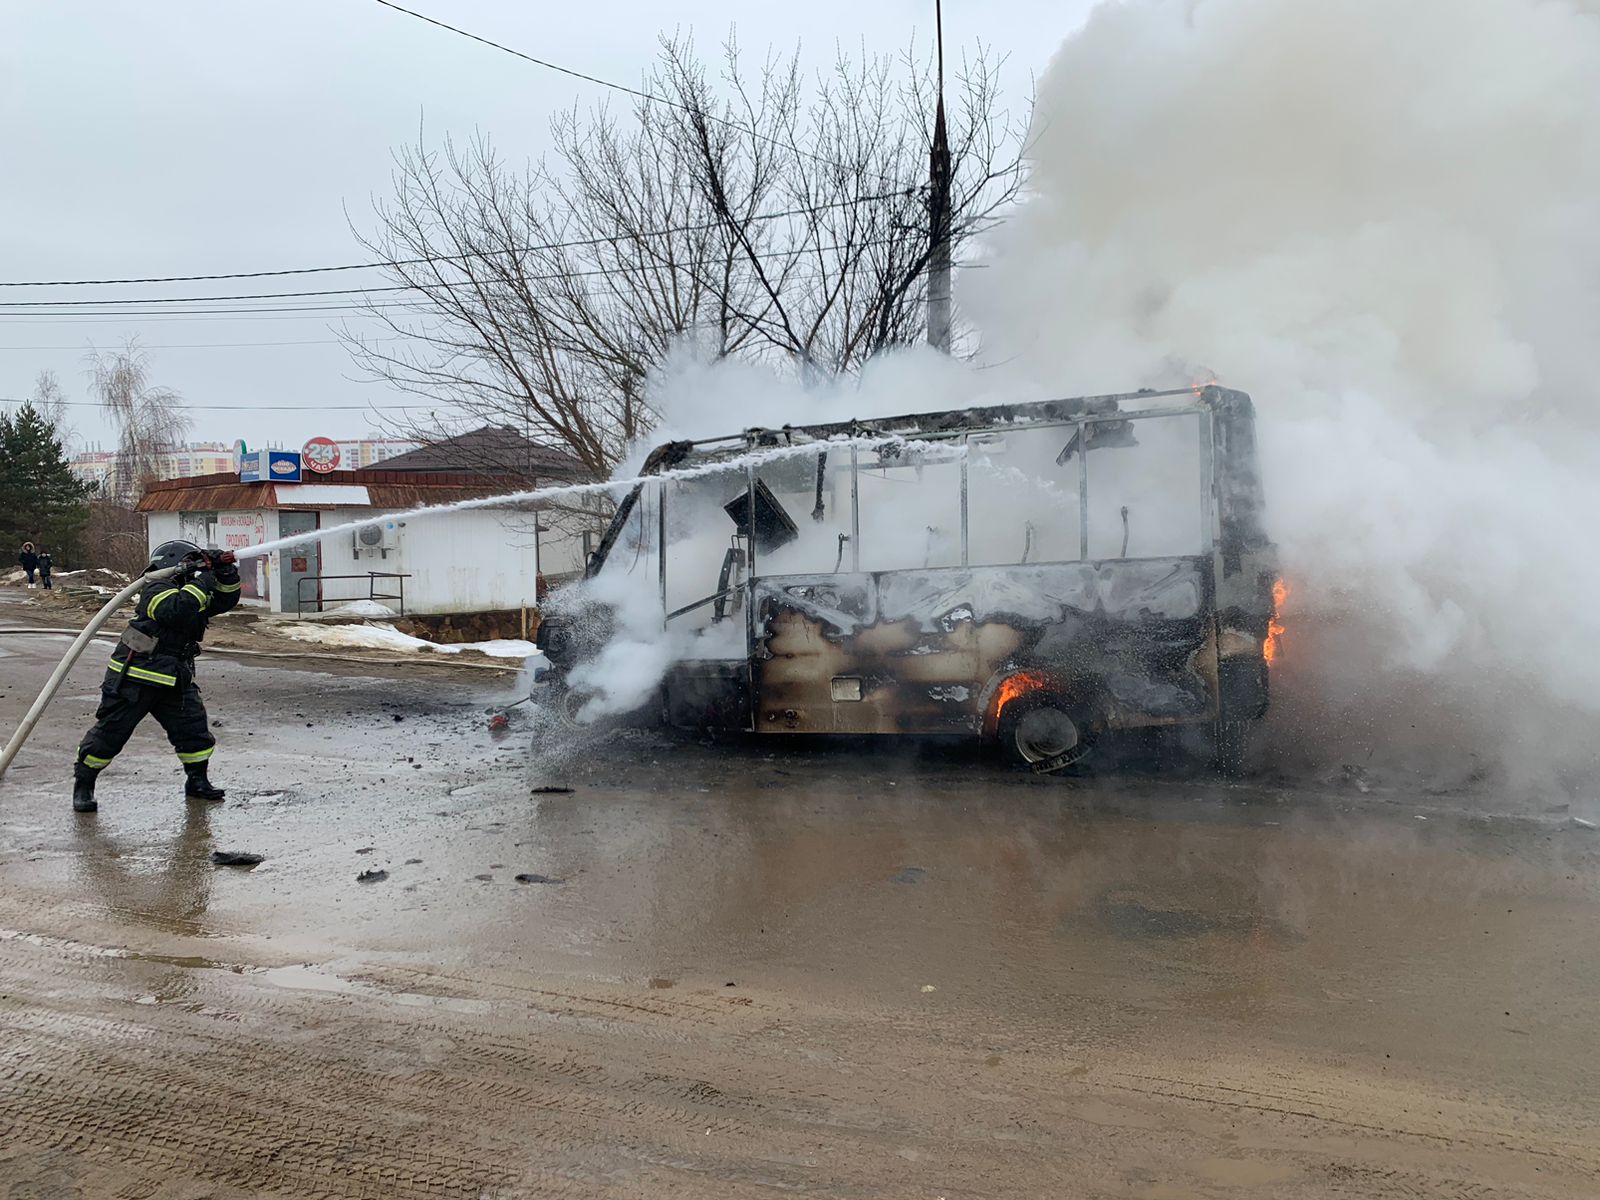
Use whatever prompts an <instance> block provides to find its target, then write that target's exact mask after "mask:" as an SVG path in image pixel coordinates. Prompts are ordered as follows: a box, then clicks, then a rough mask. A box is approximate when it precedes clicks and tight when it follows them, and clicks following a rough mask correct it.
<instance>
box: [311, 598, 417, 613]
mask: <svg viewBox="0 0 1600 1200" xmlns="http://www.w3.org/2000/svg"><path fill="white" fill-rule="evenodd" d="M320 615H322V616H324V617H395V616H399V615H400V614H398V613H397V612H395V611H394V609H392V608H390V607H389V606H388V605H387V604H379V603H378V602H377V601H376V600H351V601H349V602H348V603H346V604H341V605H339V606H338V607H337V608H329V609H325V610H324V611H323V612H322V613H321V614H320Z"/></svg>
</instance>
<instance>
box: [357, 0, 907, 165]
mask: <svg viewBox="0 0 1600 1200" xmlns="http://www.w3.org/2000/svg"><path fill="white" fill-rule="evenodd" d="M377 2H378V3H379V4H381V5H383V6H384V7H385V8H392V9H393V10H394V11H395V12H399V13H405V15H406V16H408V17H415V18H416V19H417V20H419V21H426V22H427V23H428V24H429V25H433V26H437V27H438V28H440V29H446V30H449V31H450V32H451V33H454V34H457V35H459V36H460V37H464V38H469V39H471V40H472V41H474V42H478V43H480V44H481V45H484V46H490V47H492V48H493V49H495V50H499V51H501V52H503V53H505V54H510V55H512V56H514V57H516V58H520V59H522V60H523V61H524V62H530V63H532V64H533V65H534V66H536V67H543V68H544V69H545V70H547V71H559V72H560V73H561V74H563V75H570V76H571V77H572V78H573V79H581V80H583V81H584V82H585V83H593V84H598V85H599V86H600V87H603V88H610V89H611V90H612V91H614V92H623V93H625V94H626V95H629V96H636V97H638V98H639V99H640V100H648V101H649V102H651V103H652V104H664V105H666V106H667V107H668V108H676V109H678V110H679V111H681V112H686V113H690V114H692V115H694V116H698V117H701V118H703V119H705V120H707V121H710V122H711V123H712V124H714V125H721V126H722V127H723V128H725V129H732V130H735V131H737V132H739V133H742V134H745V135H747V136H749V137H753V138H755V139H756V140H757V141H762V142H767V143H769V144H770V145H773V146H776V147H778V149H780V150H787V151H788V152H789V153H790V154H795V155H798V156H800V157H801V158H809V159H811V160H812V161H813V162H819V163H822V164H823V165H824V166H829V167H845V166H846V164H844V163H841V162H839V161H837V160H836V159H832V158H828V157H827V156H826V155H822V154H817V153H815V152H814V151H811V150H802V149H800V147H798V146H796V145H795V144H794V143H793V142H786V141H784V140H783V139H782V138H775V137H772V136H771V135H770V134H765V133H762V132H761V131H760V130H758V129H753V128H751V127H750V126H748V125H741V124H740V123H739V122H738V121H732V120H729V119H728V118H727V117H719V116H717V115H716V114H715V113H712V112H706V111H704V110H702V109H699V108H696V107H695V106H694V105H692V104H685V103H684V102H683V101H681V100H674V99H672V98H671V97H670V96H658V95H656V94H655V93H654V92H646V91H641V90H640V89H639V88H634V87H629V86H628V85H627V84H624V83H613V82H612V81H611V80H609V79H601V78H600V77H599V76H598V75H586V74H584V73H583V72H582V71H574V70H573V69H572V68H571V67H563V66H562V65H561V64H560V63H553V62H550V61H548V60H547V59H543V58H535V57H534V56H533V55H531V54H525V53H523V52H522V51H521V50H517V49H515V48H513V47H511V46H507V45H504V44H502V43H500V42H496V41H491V40H490V39H489V38H486V37H482V36H480V35H478V34H476V33H471V32H469V31H468V30H465V29H460V28H458V27H456V26H454V25H447V24H446V23H445V22H443V21H440V20H437V19H435V18H433V17H430V16H427V15H426V14H424V13H419V12H416V11H414V10H413V9H409V8H406V7H404V6H403V5H399V4H396V3H394V0H377ZM847 169H848V168H847ZM874 173H875V174H876V172H874ZM878 178H879V179H881V180H883V182H885V183H889V182H890V179H889V177H888V176H887V175H879V176H878Z"/></svg>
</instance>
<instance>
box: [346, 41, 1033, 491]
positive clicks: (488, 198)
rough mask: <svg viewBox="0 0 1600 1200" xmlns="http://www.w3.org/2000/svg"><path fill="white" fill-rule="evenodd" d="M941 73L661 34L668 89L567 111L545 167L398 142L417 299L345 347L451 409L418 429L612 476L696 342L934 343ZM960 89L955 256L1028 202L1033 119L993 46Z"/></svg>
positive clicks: (906, 58)
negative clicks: (656, 378) (622, 107)
mask: <svg viewBox="0 0 1600 1200" xmlns="http://www.w3.org/2000/svg"><path fill="white" fill-rule="evenodd" d="M928 77H929V70H928V64H927V62H926V61H924V59H923V58H922V57H919V56H918V55H916V54H915V53H907V54H905V55H903V56H900V57H899V58H885V57H881V56H871V55H867V54H862V55H860V56H854V57H853V56H850V55H847V54H844V53H840V54H839V55H837V57H836V59H835V61H834V63H833V65H832V67H831V69H830V70H829V71H828V72H826V73H824V74H822V75H820V76H818V77H816V78H815V79H808V78H807V77H806V76H805V75H804V74H803V72H802V70H801V66H800V60H799V56H798V54H795V55H791V56H788V57H769V58H767V59H766V60H765V61H764V62H763V63H762V64H761V66H760V68H759V69H758V70H757V71H755V72H754V73H753V74H751V73H749V72H747V71H746V70H745V69H744V68H743V66H742V62H741V57H740V51H739V48H738V46H737V44H736V43H734V42H733V41H731V40H730V41H729V42H728V43H727V44H726V45H725V46H724V48H723V51H722V54H721V57H720V61H719V64H718V67H717V70H716V72H715V74H714V75H713V72H712V71H711V70H709V69H708V68H707V66H706V65H705V64H704V63H703V62H702V61H701V60H700V59H699V58H698V57H697V56H696V54H695V51H694V47H693V45H692V43H690V42H689V41H687V40H683V39H664V40H663V42H662V47H661V54H660V58H659V59H658V61H657V63H656V65H655V67H654V69H653V70H652V71H651V72H650V73H649V75H648V76H647V78H646V79H645V81H644V86H643V88H642V89H641V90H642V91H643V92H645V93H647V94H648V96H649V97H650V98H648V99H641V100H639V101H638V102H637V103H636V104H635V105H634V107H633V109H632V111H631V112H630V113H629V114H628V116H627V118H626V119H624V120H619V119H617V118H615V117H613V116H612V115H611V114H610V113H609V112H608V111H605V110H601V111H599V112H596V113H584V112H582V111H580V110H577V109H574V110H572V111H569V112H566V113H563V114H561V115H560V116H558V117H557V118H556V119H555V120H554V122H553V123H552V132H553V134H554V140H555V150H554V152H553V153H552V155H551V156H550V158H549V159H548V160H547V161H545V162H541V163H539V164H535V165H532V166H530V167H529V168H527V169H526V170H522V171H518V170H515V169H512V168H511V167H509V166H507V165H506V164H505V163H504V162H503V161H502V160H501V158H500V157H499V156H498V155H497V153H496V152H495V150H494V148H493V146H492V144H491V143H490V142H489V141H488V139H486V138H483V137H480V138H478V139H476V140H474V141H473V142H472V143H471V144H470V145H467V146H461V145H458V144H456V143H453V142H450V141H448V140H447V141H446V142H445V143H444V145H443V148H442V149H440V150H431V149H429V148H427V147H426V146H425V145H420V144H419V145H418V146H417V147H415V148H410V149H406V150H404V151H401V152H400V153H399V154H398V155H397V158H396V171H395V194H394V196H393V197H392V198H391V199H390V200H388V201H385V202H382V203H380V204H379V205H378V206H377V222H376V228H375V230H374V231H373V232H372V233H370V234H364V233H361V232H360V231H358V232H357V236H358V238H360V240H361V241H362V244H363V245H364V246H365V247H366V248H367V249H368V250H369V251H370V252H371V253H372V254H373V255H374V256H375V257H376V258H378V259H380V260H382V261H385V262H386V263H388V264H390V265H389V266H388V267H387V271H388V273H389V275H390V278H391V281H392V282H393V283H394V284H395V285H396V286H397V287H398V288H399V289H402V290H400V291H399V292H398V296H399V299H396V300H375V301H373V302H372V303H371V305H370V315H371V316H373V317H376V318H377V319H378V320H379V321H380V322H382V324H383V325H384V326H386V329H385V330H384V331H382V332H383V333H384V334H386V335H388V336H381V337H365V336H360V335H357V334H354V333H351V332H349V331H348V330H347V331H346V333H345V337H346V340H347V342H348V344H349V346H350V348H351V350H352V352H353V354H354V356H355V358H356V361H357V362H358V363H359V364H360V366H361V367H362V368H363V369H364V370H365V372H366V373H367V374H368V376H369V377H370V378H372V379H374V380H382V381H385V382H387V383H389V384H391V385H393V386H395V387H397V388H399V389H401V390H403V391H407V392H410V393H413V394H416V395H419V396H423V397H426V398H428V399H429V400H432V401H436V402H438V403H439V405H440V409H439V410H436V411H434V412H432V413H431V414H430V417H429V419H428V420H426V421H419V422H416V423H403V424H402V426H401V428H400V429H399V430H397V432H400V433H402V434H403V435H405V436H410V437H417V438H419V439H420V440H430V438H429V434H430V432H433V431H437V430H439V429H440V427H441V426H443V429H444V431H445V432H452V431H459V430H460V429H464V428H471V427H476V426H480V425H484V424H491V425H495V426H503V427H509V428H511V429H514V430H517V431H519V432H521V433H523V435H524V436H526V437H528V438H530V439H533V440H538V441H544V442H548V443H551V444H553V445H556V446H558V447H560V448H562V449H565V450H567V451H569V452H570V453H571V454H573V455H574V456H575V457H576V458H577V459H578V460H579V461H580V462H581V463H582V465H583V468H584V470H585V471H587V472H588V473H589V474H591V475H593V476H596V477H602V476H604V475H606V474H608V473H609V472H610V470H611V469H612V467H613V466H614V465H615V463H616V462H617V460H618V459H619V458H620V457H621V455H622V453H623V451H624V449H625V447H626V446H627V445H628V444H629V442H631V441H632V440H633V439H634V438H636V437H638V436H639V435H640V434H642V433H644V432H646V431H647V430H648V429H649V428H650V426H651V425H652V424H653V423H654V421H655V417H656V414H654V413H653V412H652V411H651V410H650V408H649V405H648V402H647V400H646V395H645V384H646V380H647V378H648V376H649V374H650V372H651V371H652V370H653V369H654V368H655V367H656V366H657V365H658V364H660V363H661V362H662V361H663V359H664V358H665V357H666V356H667V355H668V354H669V353H670V352H672V351H673V349H674V347H676V346H680V345H683V344H685V343H686V342H687V343H689V344H691V345H692V346H693V347H694V348H695V349H696V351H697V352H698V353H701V354H703V355H706V356H708V357H712V358H716V357H724V356H739V357H744V358H752V359H757V360H764V361H770V362H774V363H778V364H782V365H785V366H788V367H790V368H792V369H794V370H796V371H799V372H801V373H803V374H806V375H808V376H825V375H831V374H834V373H838V372H848V371H854V370H856V369H858V368H859V367H860V366H861V365H862V364H863V363H864V362H865V361H866V360H868V359H869V358H870V357H872V355H874V354H876V353H878V352H880V351H882V350H883V349H885V348H887V347H890V346H894V345H901V344H907V343H912V342H916V341H919V340H920V339H921V338H922V337H923V334H924V330H925V309H924V301H925V296H926V280H925V268H926V266H927V261H928V257H929V253H930V237H929V212H928V195H927V188H926V177H927V164H928V150H929V145H930V141H931V138H932V130H933V121H934V110H935V101H936V96H935V95H934V89H933V87H932V85H931V84H930V83H928V82H927V79H928ZM954 79H955V89H956V92H957V95H958V103H957V105H956V106H955V118H954V120H953V122H952V136H951V150H952V164H953V175H954V180H955V187H954V193H953V201H952V205H951V219H950V228H951V236H952V241H953V242H954V244H955V246H956V247H957V249H958V250H959V247H960V245H961V244H962V243H963V242H965V241H966V240H967V239H969V238H970V237H972V236H973V235H974V234H975V233H977V232H979V231H980V230H981V229H982V228H983V227H984V226H985V225H986V223H988V222H989V221H991V220H992V219H993V218H994V217H995V215H996V213H997V212H998V211H999V210H1000V209H1001V208H1002V207H1003V206H1004V205H1006V204H1007V203H1009V202H1010V201H1011V200H1012V199H1013V198H1014V196H1015V194H1016V191H1017V188H1018V186H1019V185H1020V181H1021V166H1020V148H1021V137H1022V131H1023V129H1024V128H1025V121H1026V114H1023V116H1022V117H1021V118H1020V119H1016V120H1013V119H1010V118H1009V117H1008V116H1007V115H1006V114H1005V113H1003V112H1001V111H1000V102H999V90H998V89H999V74H998V68H997V66H996V64H994V63H992V62H991V61H990V60H989V59H988V58H987V57H986V56H985V55H984V54H983V53H982V52H981V51H980V52H978V53H977V54H976V55H975V57H973V58H970V59H968V60H966V61H965V62H964V63H963V65H962V67H961V68H960V69H959V70H958V71H957V72H956V73H955V76H954ZM394 335H400V336H399V337H398V338H397V337H395V336H394ZM395 347H398V348H395ZM433 436H434V437H437V436H438V433H437V432H433Z"/></svg>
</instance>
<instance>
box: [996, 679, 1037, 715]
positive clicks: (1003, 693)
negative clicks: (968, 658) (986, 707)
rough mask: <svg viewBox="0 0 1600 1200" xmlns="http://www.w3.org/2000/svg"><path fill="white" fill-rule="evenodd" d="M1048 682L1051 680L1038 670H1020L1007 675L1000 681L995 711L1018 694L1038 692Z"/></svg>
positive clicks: (1003, 706)
mask: <svg viewBox="0 0 1600 1200" xmlns="http://www.w3.org/2000/svg"><path fill="white" fill-rule="evenodd" d="M1048 683H1049V680H1048V679H1046V678H1045V677H1044V675H1042V674H1041V673H1040V672H1038V671H1018V672H1017V673H1016V674H1015V675H1008V676H1006V677H1005V678H1004V679H1002V680H1001V681H1000V689H999V690H998V691H997V692H996V693H995V697H994V710H995V712H997V713H998V712H999V711H1000V710H1001V709H1003V708H1005V706H1006V705H1008V704H1010V703H1011V702H1012V701H1013V700H1015V699H1016V698H1017V697H1018V696H1025V695H1027V694H1028V693H1029V692H1036V691H1038V690H1039V689H1040V688H1042V687H1044V686H1046V685H1047V684H1048Z"/></svg>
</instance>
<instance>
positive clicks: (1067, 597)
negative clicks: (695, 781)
mask: <svg viewBox="0 0 1600 1200" xmlns="http://www.w3.org/2000/svg"><path fill="white" fill-rule="evenodd" d="M754 591H755V597H754V602H755V604H756V612H755V621H756V645H755V647H754V651H755V655H754V679H755V695H754V698H753V699H754V705H755V716H756V720H755V727H756V729H757V731H759V732H764V733H919V734H937V733H972V734H976V733H979V732H981V731H982V730H983V729H984V726H985V720H986V717H987V716H988V713H987V711H986V709H987V706H988V705H989V703H990V701H991V693H992V690H993V688H992V684H993V682H994V681H995V680H996V678H997V677H999V676H1001V675H1004V674H1006V673H1009V672H1010V671H1013V670H1037V671H1043V672H1046V673H1048V674H1049V675H1050V676H1051V678H1052V679H1053V680H1056V681H1058V682H1059V685H1060V686H1061V687H1063V688H1064V689H1067V690H1069V691H1070V692H1071V694H1072V695H1073V696H1074V698H1075V699H1076V700H1078V701H1079V702H1080V703H1082V704H1083V705H1084V706H1085V707H1088V708H1091V709H1092V710H1093V713H1094V716H1095V717H1096V719H1099V720H1102V721H1104V722H1105V723H1106V724H1107V725H1110V726H1120V727H1131V726H1138V725H1154V724H1171V723H1177V722H1181V721H1193V720H1206V719H1210V718H1211V717H1214V716H1215V714H1216V688H1217V673H1216V662H1217V659H1216V640H1215V621H1214V619H1213V618H1214V600H1213V593H1212V588H1211V563H1210V560H1208V559H1204V558H1174V559H1143V560H1119V561H1115V562H1104V563H1061V564H1048V565H1039V566H1016V567H970V568H969V567H952V568H939V569H932V570H917V571H893V572H884V573H881V574H876V575H854V576H829V575H819V576H786V577H781V578H770V579H762V580H758V581H757V582H756V584H755V588H754Z"/></svg>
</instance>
